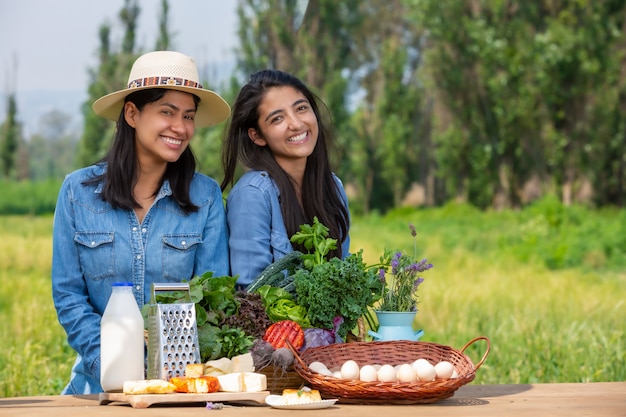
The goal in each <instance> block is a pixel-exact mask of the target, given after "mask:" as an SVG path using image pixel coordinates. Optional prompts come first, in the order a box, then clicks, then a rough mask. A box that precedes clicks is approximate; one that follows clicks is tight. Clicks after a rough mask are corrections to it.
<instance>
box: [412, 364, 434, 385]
mask: <svg viewBox="0 0 626 417" xmlns="http://www.w3.org/2000/svg"><path fill="white" fill-rule="evenodd" d="M418 360H419V359H418ZM413 368H414V369H415V372H416V373H417V378H418V379H419V380H420V381H424V382H428V381H432V380H433V379H435V377H436V376H437V372H435V367H434V366H433V365H432V364H431V363H430V362H428V361H425V362H419V363H418V362H417V361H416V362H414V363H413Z"/></svg>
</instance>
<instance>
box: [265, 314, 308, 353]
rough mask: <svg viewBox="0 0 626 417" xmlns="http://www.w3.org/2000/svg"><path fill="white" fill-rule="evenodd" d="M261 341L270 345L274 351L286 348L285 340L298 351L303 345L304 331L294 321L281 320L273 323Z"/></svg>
mask: <svg viewBox="0 0 626 417" xmlns="http://www.w3.org/2000/svg"><path fill="white" fill-rule="evenodd" d="M263 340H265V341H266V342H267V343H269V344H270V345H272V346H273V347H274V349H279V348H282V347H287V342H286V341H287V340H289V342H290V343H291V345H292V346H293V347H294V348H295V349H300V348H301V347H302V346H303V345H304V331H303V330H302V327H300V325H299V324H298V323H296V322H295V321H293V320H282V321H278V322H276V323H273V324H272V325H270V327H268V328H267V330H265V335H264V336H263Z"/></svg>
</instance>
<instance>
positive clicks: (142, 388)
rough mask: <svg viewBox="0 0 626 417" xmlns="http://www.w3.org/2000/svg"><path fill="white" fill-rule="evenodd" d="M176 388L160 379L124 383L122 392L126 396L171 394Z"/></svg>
mask: <svg viewBox="0 0 626 417" xmlns="http://www.w3.org/2000/svg"><path fill="white" fill-rule="evenodd" d="M175 391H176V386H175V385H174V384H172V383H169V382H167V381H164V380H162V379H146V380H136V381H124V386H123V392H124V394H126V395H138V394H171V393H172V392H175Z"/></svg>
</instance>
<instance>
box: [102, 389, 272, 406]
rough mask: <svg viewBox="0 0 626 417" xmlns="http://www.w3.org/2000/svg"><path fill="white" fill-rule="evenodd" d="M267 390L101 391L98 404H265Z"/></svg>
mask: <svg viewBox="0 0 626 417" xmlns="http://www.w3.org/2000/svg"><path fill="white" fill-rule="evenodd" d="M269 394H270V393H269V391H260V392H221V391H220V392H211V393H209V394H191V393H189V394H186V393H173V394H138V395H126V394H123V393H121V392H101V393H100V395H99V400H100V405H106V404H110V403H112V402H122V403H128V404H130V405H131V407H133V408H148V407H150V406H151V405H153V404H172V403H196V402H197V403H204V402H220V403H222V402H223V403H225V402H232V403H244V404H252V405H258V404H265V397H267V396H268V395H269Z"/></svg>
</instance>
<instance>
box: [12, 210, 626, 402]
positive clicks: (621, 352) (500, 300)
mask: <svg viewBox="0 0 626 417" xmlns="http://www.w3.org/2000/svg"><path fill="white" fill-rule="evenodd" d="M409 222H411V223H413V224H415V225H416V226H417V229H418V252H419V256H422V255H423V257H426V258H428V259H429V261H430V262H432V263H433V264H434V265H435V267H434V268H433V269H432V270H430V271H428V272H426V273H425V274H424V278H425V279H426V280H425V282H424V283H423V284H422V286H421V287H420V294H421V296H420V297H421V298H420V300H421V303H420V312H419V313H418V320H417V321H418V324H419V325H420V327H422V328H423V329H424V330H425V336H424V337H423V338H422V339H421V340H422V341H428V342H436V343H440V344H444V345H449V346H452V347H454V348H456V349H461V348H462V347H463V346H464V345H465V344H466V343H467V342H469V341H470V340H472V339H473V338H475V337H477V336H486V337H488V338H489V340H490V341H491V352H490V353H489V356H488V357H487V360H486V361H485V363H484V364H483V366H482V367H481V368H480V369H479V370H478V372H477V374H476V379H475V381H474V383H475V384H492V383H493V384H505V383H536V382H593V381H624V380H626V353H625V352H626V346H625V340H626V335H625V331H624V329H625V328H626V326H625V323H626V305H625V302H624V299H625V298H626V297H625V295H626V272H625V271H626V269H625V268H624V267H625V266H626V230H625V228H626V215H625V214H624V213H623V212H622V211H617V210H615V211H610V210H609V211H602V212H593V211H587V210H585V209H582V208H572V209H565V208H562V207H560V206H559V205H557V204H555V203H554V202H547V203H544V204H543V205H540V206H538V207H535V208H530V209H527V210H524V211H523V212H501V213H481V212H478V211H475V210H473V209H471V208H468V207H465V206H447V207H444V208H440V209H433V210H418V211H414V210H399V211H396V212H394V213H391V214H389V215H387V216H385V217H377V216H369V217H367V218H356V219H353V227H352V234H351V237H352V245H351V247H352V250H353V251H356V250H359V249H363V254H364V258H365V259H366V261H368V263H375V262H376V261H377V260H378V257H379V255H380V254H381V253H382V251H383V250H384V248H385V247H388V248H398V249H403V250H407V251H409V250H412V248H413V246H412V240H411V239H412V238H411V236H410V233H409V230H408V223H409ZM51 229H52V218H51V216H45V217H23V216H5V217H0V230H2V231H3V232H2V238H1V239H0V280H1V281H2V286H1V287H0V340H2V345H3V348H2V349H0V396H3V397H8V396H24V395H47V394H58V393H59V392H60V390H61V389H62V388H63V386H64V385H65V383H66V382H67V380H68V378H69V372H70V368H71V364H72V363H73V360H74V353H73V351H72V350H71V349H70V348H69V346H68V345H67V342H66V340H65V334H64V332H63V329H62V328H61V327H60V325H59V324H58V322H57V319H56V313H55V310H54V307H53V304H52V299H51V286H50V259H51V232H52V230H51ZM485 349H486V343H484V342H483V341H478V342H476V343H474V344H472V345H471V346H470V347H469V348H468V349H467V351H466V353H467V354H468V356H469V357H470V358H471V359H472V361H473V362H474V363H477V362H478V361H479V360H480V358H481V356H482V355H483V353H484V352H485Z"/></svg>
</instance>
